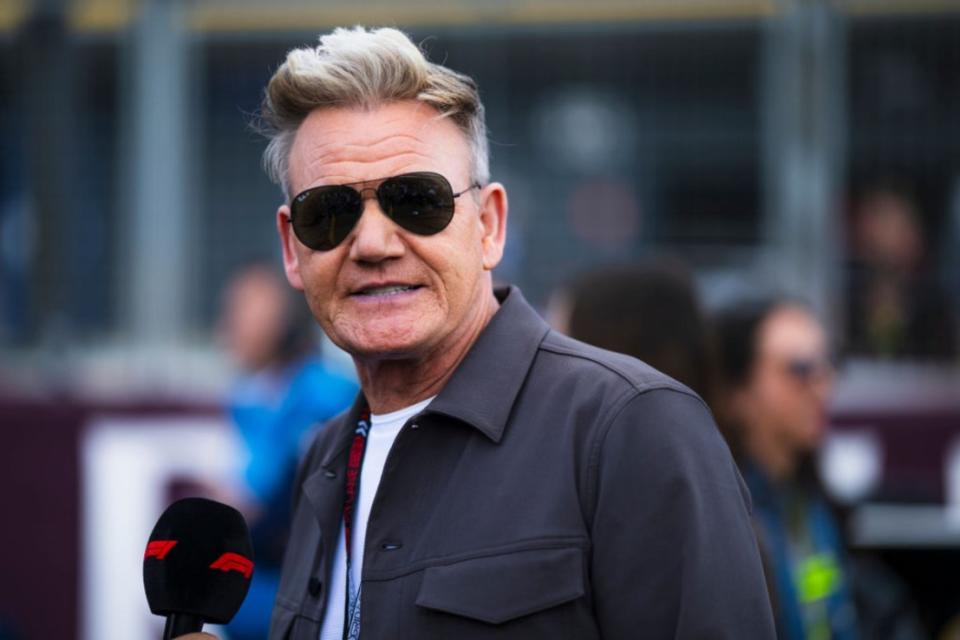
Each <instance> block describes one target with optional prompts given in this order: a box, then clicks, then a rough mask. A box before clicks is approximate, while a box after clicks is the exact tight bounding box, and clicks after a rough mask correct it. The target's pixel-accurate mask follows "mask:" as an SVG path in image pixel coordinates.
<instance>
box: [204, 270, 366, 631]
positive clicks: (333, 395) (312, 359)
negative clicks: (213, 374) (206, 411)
mask: <svg viewBox="0 0 960 640" xmlns="http://www.w3.org/2000/svg"><path fill="white" fill-rule="evenodd" d="M218 332H219V334H220V339H221V342H222V343H223V345H224V347H225V348H226V350H227V351H228V352H229V354H230V356H231V358H232V360H233V362H234V363H235V365H236V367H237V368H238V370H239V373H238V375H237V377H236V380H235V381H234V383H233V385H232V388H231V390H230V393H229V397H228V400H227V408H228V411H229V414H230V418H231V419H232V422H233V424H234V425H235V426H236V428H237V431H238V433H239V435H240V438H241V441H242V443H243V445H244V447H245V449H246V454H247V456H248V458H247V463H246V464H245V465H244V468H243V478H242V480H241V482H240V483H238V487H237V495H235V496H231V499H229V500H228V501H230V502H233V503H235V504H237V505H239V506H240V507H241V508H242V510H243V511H244V512H245V513H246V515H247V519H248V520H249V522H250V525H251V536H252V538H253V545H254V557H255V559H256V563H257V570H256V572H254V575H253V581H252V583H251V588H250V592H249V595H248V596H247V599H246V601H245V602H244V605H243V607H242V608H241V609H240V611H239V612H238V614H237V615H236V617H235V618H234V619H233V621H232V622H231V624H230V625H229V626H228V627H227V629H228V632H229V635H230V638H231V639H232V640H248V639H250V640H253V639H257V640H262V638H264V637H266V634H267V628H268V625H269V621H270V611H271V609H272V607H273V600H274V597H275V595H276V590H277V584H278V582H279V572H280V563H281V560H282V557H283V551H284V548H285V546H286V541H287V535H288V530H289V521H290V516H291V512H290V500H291V498H290V496H291V494H292V492H293V478H294V475H295V471H296V466H297V463H298V461H299V459H300V453H301V451H302V449H303V448H304V447H305V445H306V442H305V440H306V438H307V437H308V436H309V435H310V434H311V433H312V432H313V430H314V429H315V428H316V427H318V426H320V425H321V424H323V423H324V422H325V421H326V420H327V419H329V418H331V417H332V416H334V415H336V414H337V413H339V412H340V411H342V410H343V409H345V408H346V407H347V406H349V404H350V402H351V401H352V400H353V397H354V395H355V394H356V391H357V385H356V383H354V382H353V381H352V380H350V379H348V378H346V377H344V376H342V375H339V374H337V373H335V372H333V371H332V370H331V369H330V368H328V367H327V366H325V365H324V364H323V363H322V361H321V359H320V352H319V347H318V345H317V342H316V337H317V324H316V321H315V320H314V318H313V316H312V315H311V314H310V310H309V308H308V307H307V305H306V304H305V303H304V301H303V299H302V298H301V297H299V296H296V295H294V292H293V291H292V290H291V289H290V287H289V286H288V285H287V283H286V281H285V280H284V278H283V275H282V274H281V273H279V272H278V270H277V269H276V268H275V267H273V266H271V265H269V264H267V263H266V262H262V263H261V262H257V263H252V264H249V265H247V266H246V267H243V268H241V269H240V270H238V271H237V273H236V274H235V275H234V276H233V278H232V279H231V280H230V282H229V283H228V285H227V287H226V289H225V292H224V296H223V304H222V310H221V316H220V321H219V327H218Z"/></svg>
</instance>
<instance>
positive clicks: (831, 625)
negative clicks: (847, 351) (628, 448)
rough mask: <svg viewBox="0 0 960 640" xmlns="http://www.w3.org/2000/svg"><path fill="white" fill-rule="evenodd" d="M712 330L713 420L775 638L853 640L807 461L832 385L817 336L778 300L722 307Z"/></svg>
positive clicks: (845, 590) (849, 608)
mask: <svg viewBox="0 0 960 640" xmlns="http://www.w3.org/2000/svg"><path fill="white" fill-rule="evenodd" d="M714 329H715V338H716V350H717V356H718V378H719V380H718V385H719V388H718V393H717V395H716V398H715V401H714V404H715V406H714V411H715V413H716V414H717V419H718V423H719V424H720V426H721V429H722V430H723V431H724V435H725V436H726V437H727V440H728V442H729V443H730V446H731V449H733V452H734V455H735V456H736V458H737V460H738V463H739V464H740V468H741V472H742V473H743V477H744V479H745V480H746V482H747V485H748V486H749V488H750V492H751V494H752V497H753V516H754V520H755V527H756V528H757V534H758V538H759V541H760V547H761V552H762V553H763V556H764V561H765V564H766V569H767V581H768V585H769V589H770V592H771V600H772V603H773V607H774V612H775V615H776V622H777V632H778V636H779V637H780V638H784V639H789V640H801V639H804V640H807V639H814V638H816V639H818V640H819V639H833V640H838V639H839V640H848V639H852V638H857V637H859V634H858V633H857V623H856V615H855V612H854V606H853V599H852V595H851V588H850V584H849V580H848V576H849V572H848V571H847V568H846V566H845V559H844V553H843V548H842V543H841V539H840V534H839V530H838V527H837V524H836V521H835V519H834V517H833V515H832V513H831V511H830V508H829V507H828V505H827V502H826V500H825V499H824V498H823V496H822V492H821V491H820V490H819V487H818V483H817V481H816V478H815V474H814V472H813V465H812V462H811V461H812V457H813V453H814V452H815V450H816V448H817V446H818V445H819V443H820V441H821V437H822V434H823V429H824V426H825V424H826V409H827V400H828V398H829V396H830V392H831V388H832V383H833V368H832V366H831V364H830V359H829V356H828V354H829V349H828V340H827V337H826V334H825V332H824V329H823V327H822V326H821V324H820V323H819V321H818V320H817V319H816V317H815V316H814V315H813V313H812V311H811V310H810V309H808V308H807V307H806V306H804V305H803V304H802V303H800V302H797V301H794V300H789V299H781V298H768V299H764V300H759V301H754V302H751V303H748V304H740V305H737V306H736V307H731V308H729V309H728V310H726V311H724V312H722V313H721V314H719V315H718V317H717V318H716V322H715V325H714Z"/></svg>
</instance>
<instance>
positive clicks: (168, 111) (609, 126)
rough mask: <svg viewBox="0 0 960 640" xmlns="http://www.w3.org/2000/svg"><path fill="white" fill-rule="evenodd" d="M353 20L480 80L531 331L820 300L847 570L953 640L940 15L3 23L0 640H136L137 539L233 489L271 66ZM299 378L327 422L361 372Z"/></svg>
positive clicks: (388, 11)
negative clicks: (548, 325) (889, 587)
mask: <svg viewBox="0 0 960 640" xmlns="http://www.w3.org/2000/svg"><path fill="white" fill-rule="evenodd" d="M353 24H365V25H369V26H380V25H383V26H398V27H400V28H402V29H404V30H405V31H407V32H408V33H409V34H410V35H411V36H412V38H413V39H414V41H416V42H418V43H421V45H422V47H423V48H424V49H425V50H426V51H427V52H428V53H429V55H430V57H431V59H432V60H433V61H436V62H440V63H443V64H445V65H447V66H450V67H452V68H454V69H456V70H459V71H462V72H465V73H467V74H469V75H471V76H473V77H474V78H475V79H476V80H477V81H478V82H479V85H480V88H481V95H482V97H483V100H484V103H485V104H486V107H487V118H488V126H489V130H490V138H491V155H492V166H491V169H492V175H493V177H494V179H496V180H499V181H501V182H503V183H504V184H505V185H506V187H507V190H508V193H509V196H510V205H511V207H510V218H509V227H508V243H507V251H506V256H505V259H504V262H503V264H502V265H501V267H500V268H499V269H498V271H497V273H496V276H497V277H498V279H500V280H501V281H507V282H512V283H515V284H518V285H519V286H520V287H521V288H522V290H523V291H524V294H525V295H526V297H527V298H528V299H529V300H530V301H531V302H533V303H534V304H535V305H537V306H538V307H539V308H540V309H541V310H542V311H543V312H544V314H545V315H551V313H552V311H551V309H553V308H554V307H555V306H556V305H557V304H559V303H558V302H557V301H558V299H561V298H562V295H559V294H558V291H559V292H562V291H564V290H565V287H567V286H568V285H569V283H570V282H571V281H573V280H574V279H576V278H577V277H578V276H580V275H581V274H582V273H584V272H585V271H587V270H590V269H595V268H597V267H602V266H607V265H624V264H632V263H635V262H638V261H650V260H659V259H661V258H664V257H669V259H670V260H673V261H675V262H680V263H682V264H683V266H684V268H685V269H686V270H688V271H689V273H690V274H692V279H693V282H694V286H695V289H696V294H697V296H698V297H699V300H700V303H701V304H702V306H703V308H704V309H705V312H706V313H707V314H708V315H709V313H710V312H711V310H713V309H717V308H720V307H722V306H723V305H725V304H727V303H729V301H730V300H735V299H738V298H741V297H743V296H745V295H746V296H748V295H750V294H751V293H753V292H758V291H777V292H784V293H789V294H791V295H794V296H798V297H800V298H802V299H804V300H805V301H807V302H808V303H809V305H810V308H811V309H813V310H814V312H815V313H816V315H817V317H818V318H820V320H821V321H822V323H823V326H824V327H825V329H826V332H827V334H828V335H829V336H830V338H831V343H832V345H833V346H834V348H833V350H832V351H833V352H835V354H836V355H837V356H838V357H837V360H838V362H839V366H838V369H837V376H836V385H835V387H834V388H833V392H832V395H831V399H830V403H829V422H830V429H829V430H828V433H827V434H826V436H825V438H824V440H823V442H822V443H821V444H820V452H821V456H820V460H821V464H820V474H821V476H822V480H823V483H824V485H825V488H826V491H827V493H828V494H829V496H830V498H831V501H832V502H833V503H834V505H835V506H836V508H837V509H838V512H839V513H840V522H841V524H842V528H843V532H844V536H845V539H846V541H847V546H848V548H849V550H850V553H851V554H852V555H853V556H854V557H856V556H858V555H859V556H869V557H872V558H876V559H879V560H880V561H881V562H882V563H883V564H884V566H886V567H887V568H888V569H889V570H890V571H891V572H892V574H893V575H895V576H896V578H897V579H898V580H899V584H901V585H903V589H904V590H905V591H904V593H906V594H907V595H906V597H905V598H904V601H909V602H910V603H911V607H912V611H914V613H915V617H916V619H917V620H918V621H919V625H920V626H921V627H922V629H923V633H924V634H925V637H956V636H952V635H948V634H950V633H951V630H950V623H951V620H952V619H953V618H954V617H955V616H956V615H957V614H958V613H960V584H958V583H957V582H956V576H957V575H960V555H958V551H960V362H958V349H957V344H958V341H957V336H958V330H960V323H958V317H960V115H958V114H960V0H834V1H827V0H632V1H626V0H623V1H620V0H593V1H592V2H590V3H583V2H575V1H569V0H525V1H520V0H515V1H510V0H447V1H445V2H443V3H440V4H436V3H433V2H426V1H423V2H420V1H418V2H409V1H405V0H393V1H390V2H387V1H382V2H380V1H377V2H365V3H357V2H348V1H340V0H322V1H321V0H274V1H273V2H264V1H259V2H254V1H249V0H232V1H228V0H73V1H69V0H59V1H44V0H0V435H2V438H3V440H2V441H0V442H2V444H0V474H2V476H0V479H2V481H0V505H2V508H3V509H4V514H3V522H4V526H3V527H0V638H3V639H8V638H9V639H13V638H17V639H23V638H44V637H56V638H83V639H89V640H93V639H94V638H96V639H97V640H106V639H108V638H113V637H117V638H120V637H123V638H135V637H148V636H149V635H150V634H151V633H156V632H155V631H153V628H154V627H151V625H152V624H155V623H154V622H153V621H152V620H151V619H150V618H151V616H149V612H148V611H147V610H146V605H145V601H144V598H143V596H142V589H141V584H140V577H139V571H140V560H141V558H142V553H143V545H144V544H145V541H146V538H147V535H148V534H149V531H150V528H151V527H152V524H153V522H154V521H155V519H156V517H157V516H158V515H159V513H160V511H161V510H162V507H163V506H164V505H165V504H166V502H168V501H169V500H170V499H171V497H176V496H178V495H183V494H186V493H191V492H192V491H193V490H194V488H195V487H196V486H198V485H201V486H204V487H212V486H216V487H220V489H217V490H213V489H211V490H210V491H208V493H209V492H213V493H216V492H217V491H224V492H229V491H230V490H229V487H230V486H231V483H234V484H237V483H235V482H234V481H235V480H236V478H237V477H240V476H242V475H243V473H244V472H245V471H244V465H247V467H246V471H247V472H249V468H250V466H251V465H252V463H251V462H250V460H249V459H250V457H251V456H253V457H255V456H256V452H257V451H258V450H257V449H256V448H255V447H254V445H251V444H250V443H251V442H255V441H256V438H255V437H250V436H249V433H250V432H249V431H244V429H243V426H242V419H238V418H237V416H236V411H235V409H236V402H235V398H236V395H235V392H236V389H237V381H238V379H240V380H241V382H243V380H244V376H247V377H249V376H250V375H252V374H251V371H253V370H256V369H257V367H259V366H260V363H259V362H252V361H251V360H250V359H249V358H247V359H244V357H243V356H242V354H238V353H237V349H236V345H235V341H236V335H234V334H235V333H236V331H239V330H236V331H235V329H236V327H235V325H233V324H231V322H230V320H229V317H230V315H231V314H232V313H233V312H232V311H230V310H231V309H232V308H234V307H235V306H236V304H237V303H236V301H235V298H236V296H235V295H234V294H231V293H230V291H231V285H232V284H235V282H236V279H237V278H238V277H239V276H238V274H242V273H244V271H245V270H246V269H249V268H250V265H272V266H273V267H274V268H276V266H277V265H279V249H278V243H277V240H276V232H275V227H274V214H275V211H276V208H277V206H278V205H279V204H280V202H281V197H282V196H281V194H280V191H279V189H277V188H276V187H275V186H274V185H272V184H270V183H269V181H268V180H267V178H266V177H265V175H264V173H263V172H262V170H261V168H260V154H261V152H262V150H263V148H264V146H265V142H264V141H263V139H261V138H260V137H259V136H258V135H257V134H256V133H255V132H254V131H253V130H252V128H251V126H250V124H251V122H253V121H255V117H256V112H257V109H258V105H259V102H260V100H261V97H262V91H263V88H264V86H265V84H266V82H267V80H268V79H269V77H270V75H271V74H272V72H273V71H274V70H275V69H276V68H277V66H279V64H280V63H281V62H282V61H283V59H284V56H285V54H286V52H287V51H288V50H289V49H291V48H293V47H296V46H302V45H307V44H311V43H315V42H316V39H317V36H318V34H319V33H321V32H324V31H327V30H329V29H330V28H332V27H334V26H340V25H345V26H349V25H353ZM265 268H266V267H265ZM267 270H269V269H267ZM624 296H630V293H629V292H628V291H625V292H624ZM276 304H277V305H279V304H280V303H276ZM231 305H233V306H231ZM267 306H270V305H267ZM270 308H273V307H270ZM293 315H296V314H293ZM288 320H289V319H288ZM252 322H254V321H252ZM277 322H280V321H279V320H278V321H277ZM289 322H291V323H293V324H295V322H293V320H289ZM293 324H290V325H289V326H293ZM285 326H287V325H285ZM231 327H233V329H231ZM288 329H289V327H288ZM289 330H292V329H289ZM232 331H233V333H231V332H232ZM264 331H267V330H266V329H264ZM284 335H287V334H284ZM313 337H314V339H315V341H316V343H318V344H319V343H321V342H322V338H321V337H320V336H318V335H314V336H313ZM285 353H286V352H285ZM312 353H313V355H312V356H311V357H314V358H315V359H316V360H317V361H318V362H320V363H322V365H321V366H322V368H323V369H322V370H323V376H327V377H325V378H323V380H321V381H320V382H319V383H318V384H321V385H329V384H335V385H339V386H337V387H336V388H337V389H338V391H337V394H339V396H338V397H341V396H342V397H343V398H349V396H350V395H352V389H353V388H352V387H349V386H344V385H350V384H352V383H351V382H350V378H351V376H352V369H351V364H350V362H349V359H348V358H346V357H345V356H344V355H343V354H338V353H336V350H335V349H333V348H332V346H331V345H329V344H327V345H322V346H320V347H319V348H317V349H315V350H314V351H313V352H312ZM318 354H322V355H318ZM288 356H289V353H287V355H286V356H284V357H286V358H287V360H284V362H289V361H291V360H290V359H289V357H288ZM253 360H256V358H253ZM253 377H254V379H255V382H257V383H258V384H259V382H262V380H261V379H260V378H258V377H257V376H255V375H254V376H253ZM334 379H335V380H336V381H337V382H336V383H330V382H329V380H334ZM318 380H319V379H318ZM267 386H268V387H269V385H267ZM262 387H263V385H261V386H260V387H257V388H258V389H262ZM244 388H246V387H244ZM323 388H325V389H326V388H329V387H323ZM345 389H347V391H344V390H345ZM344 402H346V400H344ZM274 404H276V403H274ZM333 404H335V403H332V404H331V406H329V407H322V408H316V411H318V412H319V413H317V414H316V415H317V416H319V415H321V414H324V413H335V412H336V410H338V407H334V406H333ZM238 425H240V428H239V429H237V428H236V427H237V426H238ZM298 437H300V431H297V434H295V435H294V436H291V437H290V438H289V440H290V443H291V444H290V450H291V451H292V450H294V449H296V446H297V444H296V440H297V438H298ZM244 447H246V453H244V451H245V449H244ZM277 455H278V456H279V455H280V454H277ZM283 455H288V456H289V455H290V454H289V451H288V452H287V453H286V454H283ZM245 456H246V457H245ZM248 476H249V473H248ZM247 480H250V478H249V477H247ZM276 482H277V483H279V482H280V481H279V480H277V481H276ZM247 484H248V485H251V482H248V483H247ZM251 486H252V485H251ZM270 486H271V487H273V485H270ZM277 486H281V485H280V484H278V485H277ZM224 487H228V489H224ZM248 488H249V486H248ZM252 502H255V500H253V501H252ZM898 593H899V592H898ZM238 637H239V636H238ZM867 637H869V636H867ZM905 637H906V636H905ZM911 637H913V636H911ZM921 637H924V636H921Z"/></svg>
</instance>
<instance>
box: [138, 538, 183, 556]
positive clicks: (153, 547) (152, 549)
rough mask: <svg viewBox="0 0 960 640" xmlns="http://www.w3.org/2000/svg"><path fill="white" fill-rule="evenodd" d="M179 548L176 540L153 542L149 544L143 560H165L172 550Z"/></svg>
mask: <svg viewBox="0 0 960 640" xmlns="http://www.w3.org/2000/svg"><path fill="white" fill-rule="evenodd" d="M175 546H177V541H176V540H151V541H150V542H148V543H147V551H146V553H144V554H143V559H144V560H146V559H147V558H156V559H157V560H163V559H164V558H166V557H167V554H168V553H170V549H173V548H174V547H175Z"/></svg>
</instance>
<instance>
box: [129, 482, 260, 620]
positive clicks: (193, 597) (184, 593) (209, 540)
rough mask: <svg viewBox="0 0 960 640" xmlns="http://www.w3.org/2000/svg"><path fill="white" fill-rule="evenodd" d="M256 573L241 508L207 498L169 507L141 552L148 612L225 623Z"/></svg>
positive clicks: (241, 602)
mask: <svg viewBox="0 0 960 640" xmlns="http://www.w3.org/2000/svg"><path fill="white" fill-rule="evenodd" d="M252 575H253V545H252V544H251V542H250V531H249V529H248V528H247V523H246V522H245V521H244V519H243V516H241V515H240V512H239V511H237V510H236V509H234V508H233V507H229V506H227V505H225V504H222V503H219V502H215V501H213V500H207V499H205V498H185V499H183V500H178V501H176V502H174V503H173V504H171V505H170V506H169V507H167V510H166V511H164V512H163V515H161V516H160V519H159V520H158V521H157V524H156V526H154V528H153V533H151V534H150V541H149V542H148V543H147V549H146V552H145V553H144V556H143V584H144V587H145V588H146V592H147V602H148V603H149V604H150V611H152V612H153V613H155V614H157V615H164V616H169V615H171V614H188V615H193V616H198V617H200V618H202V619H203V620H204V621H206V622H212V623H215V624H226V623H228V622H230V620H231V619H232V618H233V616H234V614H235V613H236V612H237V609H239V608H240V605H241V604H243V599H244V598H245V597H246V596H247V590H248V589H249V588H250V577H251V576H252Z"/></svg>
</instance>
